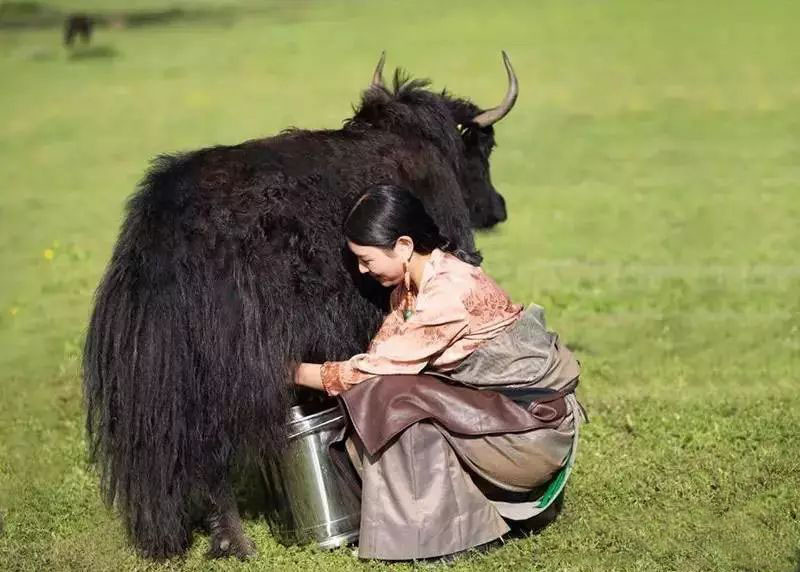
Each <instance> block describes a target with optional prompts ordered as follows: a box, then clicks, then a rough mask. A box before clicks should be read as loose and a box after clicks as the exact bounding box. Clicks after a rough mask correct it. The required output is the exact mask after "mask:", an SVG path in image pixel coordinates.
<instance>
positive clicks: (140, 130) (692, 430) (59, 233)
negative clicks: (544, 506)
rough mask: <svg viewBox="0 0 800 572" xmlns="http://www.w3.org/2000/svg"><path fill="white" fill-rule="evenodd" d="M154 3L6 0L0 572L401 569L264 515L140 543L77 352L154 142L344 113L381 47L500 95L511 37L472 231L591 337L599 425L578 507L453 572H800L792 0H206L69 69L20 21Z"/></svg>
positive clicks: (799, 7)
mask: <svg viewBox="0 0 800 572" xmlns="http://www.w3.org/2000/svg"><path fill="white" fill-rule="evenodd" d="M165 6H166V7H170V6H171V5H167V4H166V3H158V2H154V1H153V2H147V1H144V0H135V1H134V0H131V1H130V2H128V3H123V2H120V1H119V0H113V1H112V0H107V1H106V0H103V1H101V0H91V1H89V0H87V1H86V2H80V1H79V0H61V1H59V2H55V3H51V4H49V5H47V6H41V5H39V6H38V8H39V10H38V11H36V10H32V8H36V5H34V4H32V3H27V8H26V6H23V5H21V4H20V3H16V4H11V3H7V2H6V3H2V2H0V77H2V86H3V87H2V89H0V169H1V170H0V181H2V189H0V193H2V194H1V195H0V196H2V199H1V200H0V229H2V232H1V233H0V257H1V258H0V262H1V263H2V277H1V278H0V288H1V290H0V348H2V349H0V514H2V517H3V521H4V526H3V528H2V531H0V570H121V569H124V570H159V571H160V570H179V569H181V570H183V569H185V570H201V569H202V570H211V569H213V570H309V569H315V570H319V571H324V570H337V571H339V570H362V569H364V570H365V569H383V568H386V569H396V570H408V569H410V568H411V567H410V566H409V565H394V566H392V565H384V564H381V563H362V562H359V561H358V560H357V559H355V558H354V557H353V556H351V554H350V552H349V551H347V550H339V551H336V552H333V553H326V552H321V551H316V550H311V549H301V548H293V549H287V548H284V547H282V546H281V545H279V544H277V543H276V542H275V541H274V540H273V539H272V538H271V537H270V534H269V529H268V527H267V525H266V524H265V522H264V521H263V519H259V518H257V517H252V518H249V519H248V520H247V529H248V532H249V533H250V534H251V535H252V536H253V537H254V538H255V539H256V541H257V543H258V545H259V548H260V555H259V557H258V559H257V560H255V561H252V562H249V563H246V564H241V563H238V562H212V563H209V562H207V561H206V560H204V558H203V552H204V551H205V549H206V541H207V539H206V538H204V537H202V536H200V535H198V537H197V538H196V542H195V544H194V546H193V549H192V551H191V552H190V554H189V555H188V556H187V558H186V559H185V560H176V561H173V562H168V563H166V564H160V565H156V564H153V563H150V562H147V561H144V560H141V559H138V558H137V557H136V556H135V555H134V553H133V552H132V550H131V549H130V548H129V547H128V546H127V545H126V543H125V541H124V538H123V535H122V531H121V526H120V523H119V521H118V520H117V519H116V518H115V516H114V515H113V514H112V513H111V512H110V511H108V510H106V509H105V508H104V507H103V506H102V505H101V503H100V500H99V495H98V489H97V479H96V477H95V475H94V473H93V472H92V470H91V469H90V468H88V467H87V464H86V459H85V448H84V442H83V429H82V427H83V413H82V409H81V393H80V379H79V376H78V369H77V368H78V363H79V355H80V348H81V345H82V338H83V335H84V332H85V328H86V322H87V317H88V312H89V306H90V301H91V295H92V292H93V289H94V287H95V285H96V284H97V282H98V280H99V278H100V276H101V273H102V271H103V269H104V266H105V264H106V262H107V260H108V257H109V255H110V250H111V247H112V244H113V241H114V240H115V238H116V234H117V231H118V227H119V224H120V221H121V216H122V206H123V203H124V200H125V198H126V197H127V196H128V195H129V194H130V193H131V192H132V190H133V188H134V186H135V184H136V182H137V180H138V179H139V178H140V177H141V176H142V174H143V172H144V169H145V168H146V166H147V163H148V161H149V160H150V158H152V157H153V156H154V155H156V154H158V153H160V152H165V151H175V150H186V149H192V148H196V147H200V146H206V145H210V144H215V143H236V142H239V141H241V140H244V139H247V138H254V137H260V136H266V135H269V134H273V133H275V132H277V131H278V130H280V129H282V128H284V127H286V126H289V125H297V126H302V127H309V128H316V127H333V128H335V127H337V126H339V125H340V123H341V120H342V119H344V118H345V117H347V115H348V114H349V113H350V105H351V104H352V103H354V102H355V101H356V100H357V97H358V94H359V91H360V89H361V88H363V87H364V86H365V85H366V83H367V82H368V80H369V78H370V76H371V72H372V68H373V66H374V64H375V62H376V60H377V57H378V54H379V53H380V50H381V49H383V48H385V49H387V51H388V57H389V61H388V65H389V66H391V67H393V66H394V65H402V66H404V67H406V68H407V69H409V70H410V71H411V72H412V73H414V74H416V75H421V76H426V77H430V78H432V79H433V80H434V87H436V88H442V87H444V86H447V88H448V89H450V90H452V91H453V92H455V93H457V94H460V95H464V96H469V97H471V98H473V99H474V100H475V101H476V102H478V103H479V104H483V105H494V104H495V103H496V102H497V101H499V99H500V98H501V96H502V93H503V90H504V81H505V76H504V73H503V70H502V66H501V61H500V49H501V48H504V49H506V50H507V51H508V52H509V54H510V55H511V57H512V60H513V63H514V65H515V68H516V70H517V74H518V76H519V78H520V84H521V92H520V98H519V102H518V104H517V106H516V108H515V109H514V111H513V113H512V114H511V115H510V116H509V117H508V118H507V119H506V120H505V121H504V122H503V123H502V124H500V125H499V126H498V128H497V138H498V142H499V148H498V149H497V150H496V151H495V154H494V156H493V160H492V164H493V177H494V181H495V184H496V186H497V188H498V189H499V190H500V191H501V193H503V194H504V196H505V197H506V199H507V202H508V206H509V220H508V221H507V222H506V223H505V224H503V225H501V226H500V227H499V228H498V229H497V230H496V231H494V232H491V233H487V234H482V235H480V236H479V238H478V242H479V245H480V247H481V248H482V250H483V252H484V255H485V258H486V262H485V268H486V269H487V271H489V272H490V273H491V274H492V275H493V276H495V277H496V278H497V279H498V280H499V281H500V283H501V284H502V285H503V286H504V287H505V288H507V289H508V291H509V292H510V293H511V294H512V296H513V297H514V299H515V300H517V301H520V302H524V303H528V302H537V303H539V304H542V305H544V306H545V308H546V309H547V311H548V317H549V320H550V325H551V327H553V328H554V329H556V330H557V331H558V332H559V333H560V334H561V336H562V338H564V339H565V340H567V342H568V343H570V344H571V345H572V346H573V347H574V348H575V349H576V350H577V353H578V354H579V357H580V359H581V361H582V363H583V366H584V372H585V374H584V376H583V383H582V386H581V391H582V396H583V397H582V399H583V401H584V403H585V404H586V406H587V409H588V411H589V414H590V416H591V421H592V422H591V423H590V424H589V425H587V426H586V427H585V430H584V432H583V437H582V442H581V451H580V454H579V455H578V462H577V466H576V471H575V473H574V476H573V478H572V480H571V483H570V486H569V488H568V494H567V500H566V505H565V509H564V512H563V513H562V515H561V518H560V519H559V520H558V521H557V522H556V523H555V524H553V525H552V526H551V527H549V528H548V529H546V530H545V531H544V532H543V533H542V534H540V535H538V536H536V537H533V538H529V539H523V540H513V541H509V542H507V543H506V544H505V545H504V546H502V547H501V548H499V549H497V550H495V551H493V552H491V553H489V554H486V555H475V556H473V557H471V558H469V559H466V560H463V561H462V562H459V563H456V564H455V565H453V566H452V569H453V570H465V571H466V570H508V571H515V572H516V571H520V570H570V571H572V570H641V571H652V570H692V571H693V570H748V571H755V570H763V571H778V570H795V569H797V568H798V566H800V517H799V516H798V513H799V512H800V431H799V428H800V392H799V391H798V389H800V382H799V381H798V375H799V374H800V319H798V316H799V315H800V261H799V259H800V225H799V224H798V219H800V136H799V135H798V134H800V39H798V38H799V37H800V36H798V35H797V33H796V27H797V22H798V20H800V4H798V3H796V2H788V1H787V2H775V1H764V2H744V1H727V2H721V1H720V2H697V1H690V0H687V1H674V2H643V1H636V0H629V1H622V0H609V1H603V2H589V1H586V0H575V1H563V0H562V1H555V0H553V1H546V0H543V1H536V2H522V1H520V2H502V3H487V2H483V3H478V2H472V1H469V2H459V3H455V2H453V3H446V2H436V1H431V0H427V1H421V0H415V1H413V2H367V1H358V2H357V1H352V2H342V1H338V0H337V1H326V2H310V1H307V2H296V3H290V2H285V3H282V4H278V3H268V2H262V3H256V2H254V1H253V2H250V3H245V2H238V3H237V2H227V3H215V4H214V5H213V6H212V4H211V3H203V2H195V3H192V4H189V3H187V4H184V6H187V7H188V6H192V7H194V9H196V10H201V9H202V10H206V9H210V8H212V7H213V10H211V11H206V12H202V13H201V14H200V15H201V16H203V17H199V16H198V17H193V18H190V17H188V16H189V15H191V14H187V17H186V18H183V19H181V18H178V19H176V20H175V21H173V22H171V23H170V24H169V25H166V24H153V25H141V26H136V27H122V28H103V29H100V30H98V32H97V34H96V37H95V47H94V48H91V49H89V50H84V51H82V52H80V53H79V54H77V57H72V58H70V57H68V56H67V54H66V53H65V51H64V50H63V49H62V47H61V46H60V28H58V27H52V26H51V25H49V24H48V23H47V22H48V20H47V18H44V17H42V19H41V22H40V25H37V26H27V27H21V26H11V25H10V22H11V21H12V19H13V18H16V20H14V21H15V22H19V21H36V18H37V17H39V16H41V15H42V14H45V13H46V11H47V10H49V11H50V12H52V13H57V11H58V10H64V9H66V8H68V7H69V8H86V9H90V10H91V9H102V10H114V11H120V12H121V11H126V10H128V11H130V10H152V9H155V8H164V7H165ZM37 14H38V15H39V16H37ZM26 19H27V20H26ZM4 23H5V24H7V25H3V24H4Z"/></svg>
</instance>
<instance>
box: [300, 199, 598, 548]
mask: <svg viewBox="0 0 800 572" xmlns="http://www.w3.org/2000/svg"><path fill="white" fill-rule="evenodd" d="M344 232H345V236H346V238H347V245H348V247H349V248H350V250H351V251H352V252H353V254H354V255H355V256H356V257H357V259H358V267H359V271H360V272H361V273H369V275H370V276H371V277H372V278H374V279H375V280H378V281H379V282H380V283H381V284H382V285H383V286H386V287H389V286H392V287H394V289H393V290H392V292H391V297H390V306H391V311H390V313H389V314H388V315H387V316H386V318H385V320H384V322H383V324H382V326H381V328H380V329H379V331H378V332H377V334H376V335H375V337H374V339H373V340H372V341H371V343H370V345H369V348H368V350H367V352H366V353H362V354H358V355H355V356H353V357H351V358H350V359H349V360H347V361H340V362H325V363H323V364H309V363H304V364H300V366H299V367H298V368H297V373H296V376H295V383H297V384H299V385H303V386H307V387H311V388H316V389H319V390H324V391H326V392H327V393H328V394H329V395H336V396H339V398H340V399H341V402H342V404H343V405H344V407H345V410H346V411H347V413H348V419H349V421H350V422H351V425H352V428H353V431H348V432H347V434H346V435H345V432H343V433H342V434H341V435H340V439H344V438H345V437H346V441H345V445H346V450H347V453H348V455H349V458H350V460H351V462H352V463H353V465H354V467H355V469H356V471H357V472H358V474H359V476H360V477H361V487H362V496H361V532H360V539H359V557H361V558H380V559H386V560H405V559H416V558H428V557H435V556H441V555H446V554H451V553H455V552H459V551H462V550H466V549H468V548H471V547H475V546H478V545H482V544H485V543H487V542H490V541H492V540H494V539H497V538H499V537H501V536H502V535H503V534H505V533H506V532H508V531H509V530H510V528H509V526H508V523H507V522H506V519H509V520H516V521H525V520H527V519H531V518H532V517H534V516H536V515H537V514H539V513H541V512H542V510H544V508H547V506H548V505H549V504H550V502H552V498H553V497H554V496H555V495H556V494H558V493H560V492H561V489H562V488H563V485H564V481H565V480H566V477H567V476H568V472H569V466H571V464H572V460H573V459H574V455H575V445H576V443H577V429H578V425H579V422H580V421H582V420H584V415H583V411H582V408H581V407H580V405H579V404H578V402H577V400H576V398H575V396H574V389H575V386H576V385H577V382H578V375H579V364H578V362H577V360H576V359H575V358H574V357H573V356H572V354H571V353H570V352H569V350H568V349H567V348H566V346H564V345H563V344H561V343H560V342H559V341H558V336H557V335H555V334H554V333H552V332H548V331H547V330H546V329H545V327H544V316H543V313H542V309H541V308H540V307H538V306H535V305H531V306H530V307H529V308H528V309H527V310H524V309H523V307H522V306H521V305H519V304H514V303H513V302H512V301H511V300H510V299H509V297H508V295H507V294H506V293H505V292H504V291H503V290H502V289H501V288H500V287H499V286H498V285H497V284H496V283H495V282H494V281H493V280H492V279H491V278H489V277H488V276H487V275H486V274H485V273H484V272H483V271H482V270H481V268H480V267H479V266H478V265H479V264H480V261H481V258H480V255H479V254H478V253H476V252H464V251H462V250H456V249H453V248H451V246H450V244H449V242H448V240H447V239H446V238H445V237H443V236H441V234H440V233H439V230H438V228H437V226H436V224H435V223H434V222H433V220H432V219H431V218H430V216H429V215H428V214H427V213H426V212H425V209H424V208H423V206H422V203H421V202H420V201H419V200H418V199H417V198H416V197H414V195H412V194H411V193H410V192H408V191H407V190H404V189H401V188H398V187H394V186H390V185H384V186H377V187H373V188H371V189H369V190H368V191H367V192H366V193H365V194H364V195H363V196H362V197H361V198H360V199H359V200H358V201H357V203H356V204H355V205H354V207H353V208H352V210H351V212H350V213H349V215H348V217H347V220H346V221H345V225H344ZM487 389H489V391H486V390H487ZM543 491H545V492H546V494H545V495H544V498H542V492H543Z"/></svg>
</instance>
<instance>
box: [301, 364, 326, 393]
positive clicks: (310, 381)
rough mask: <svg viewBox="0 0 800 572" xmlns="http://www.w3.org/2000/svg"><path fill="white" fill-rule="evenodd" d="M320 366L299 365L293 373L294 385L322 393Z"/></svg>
mask: <svg viewBox="0 0 800 572" xmlns="http://www.w3.org/2000/svg"><path fill="white" fill-rule="evenodd" d="M321 367H322V364H318V363H301V364H300V365H298V366H297V369H296V370H295V373H294V383H295V385H302V386H305V387H310V388H311V389H318V390H320V391H324V390H325V389H324V388H323V387H322V374H321V373H320V368H321Z"/></svg>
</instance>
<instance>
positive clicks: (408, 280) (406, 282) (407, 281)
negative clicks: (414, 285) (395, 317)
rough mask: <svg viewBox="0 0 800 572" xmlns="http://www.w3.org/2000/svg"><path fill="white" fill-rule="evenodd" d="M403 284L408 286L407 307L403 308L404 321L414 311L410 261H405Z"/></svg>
mask: <svg viewBox="0 0 800 572" xmlns="http://www.w3.org/2000/svg"><path fill="white" fill-rule="evenodd" d="M403 285H404V286H405V287H406V307H405V310H403V321H404V322H405V321H407V320H408V319H409V318H410V317H411V314H413V311H412V310H411V274H410V273H409V272H408V263H407V262H403Z"/></svg>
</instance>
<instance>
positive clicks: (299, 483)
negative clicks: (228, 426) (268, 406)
mask: <svg viewBox="0 0 800 572" xmlns="http://www.w3.org/2000/svg"><path fill="white" fill-rule="evenodd" d="M327 405H328V407H327V408H326V409H322V410H321V411H320V410H319V409H320V405H295V406H294V407H292V408H291V410H290V412H289V441H290V442H289V447H288V450H287V451H286V453H285V455H283V456H282V457H281V458H279V459H272V460H269V461H266V462H264V463H262V464H261V473H262V475H263V477H264V483H265V486H266V488H267V498H268V499H269V505H270V508H269V510H268V512H267V520H268V522H269V525H270V530H271V531H272V534H273V536H274V537H275V538H276V540H278V542H280V543H281V544H285V545H291V544H309V543H312V542H316V543H318V544H319V545H320V546H321V547H323V548H335V547H337V546H341V545H343V544H348V543H350V542H354V541H356V540H357V539H358V531H359V523H360V520H361V502H360V499H359V498H358V497H357V496H356V494H355V493H354V492H353V491H352V490H351V489H350V488H349V487H348V486H347V485H346V484H344V483H343V482H342V479H341V477H340V476H339V474H338V472H337V470H336V467H334V466H333V463H332V461H331V458H330V455H329V453H328V445H329V444H330V442H331V441H332V440H333V438H334V437H335V436H336V435H337V434H338V433H339V431H340V430H341V429H342V427H344V424H345V417H344V413H342V410H341V409H340V407H339V405H338V404H336V405H334V406H333V407H330V406H329V405H330V402H329V403H328V404H327ZM323 407H324V406H323Z"/></svg>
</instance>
